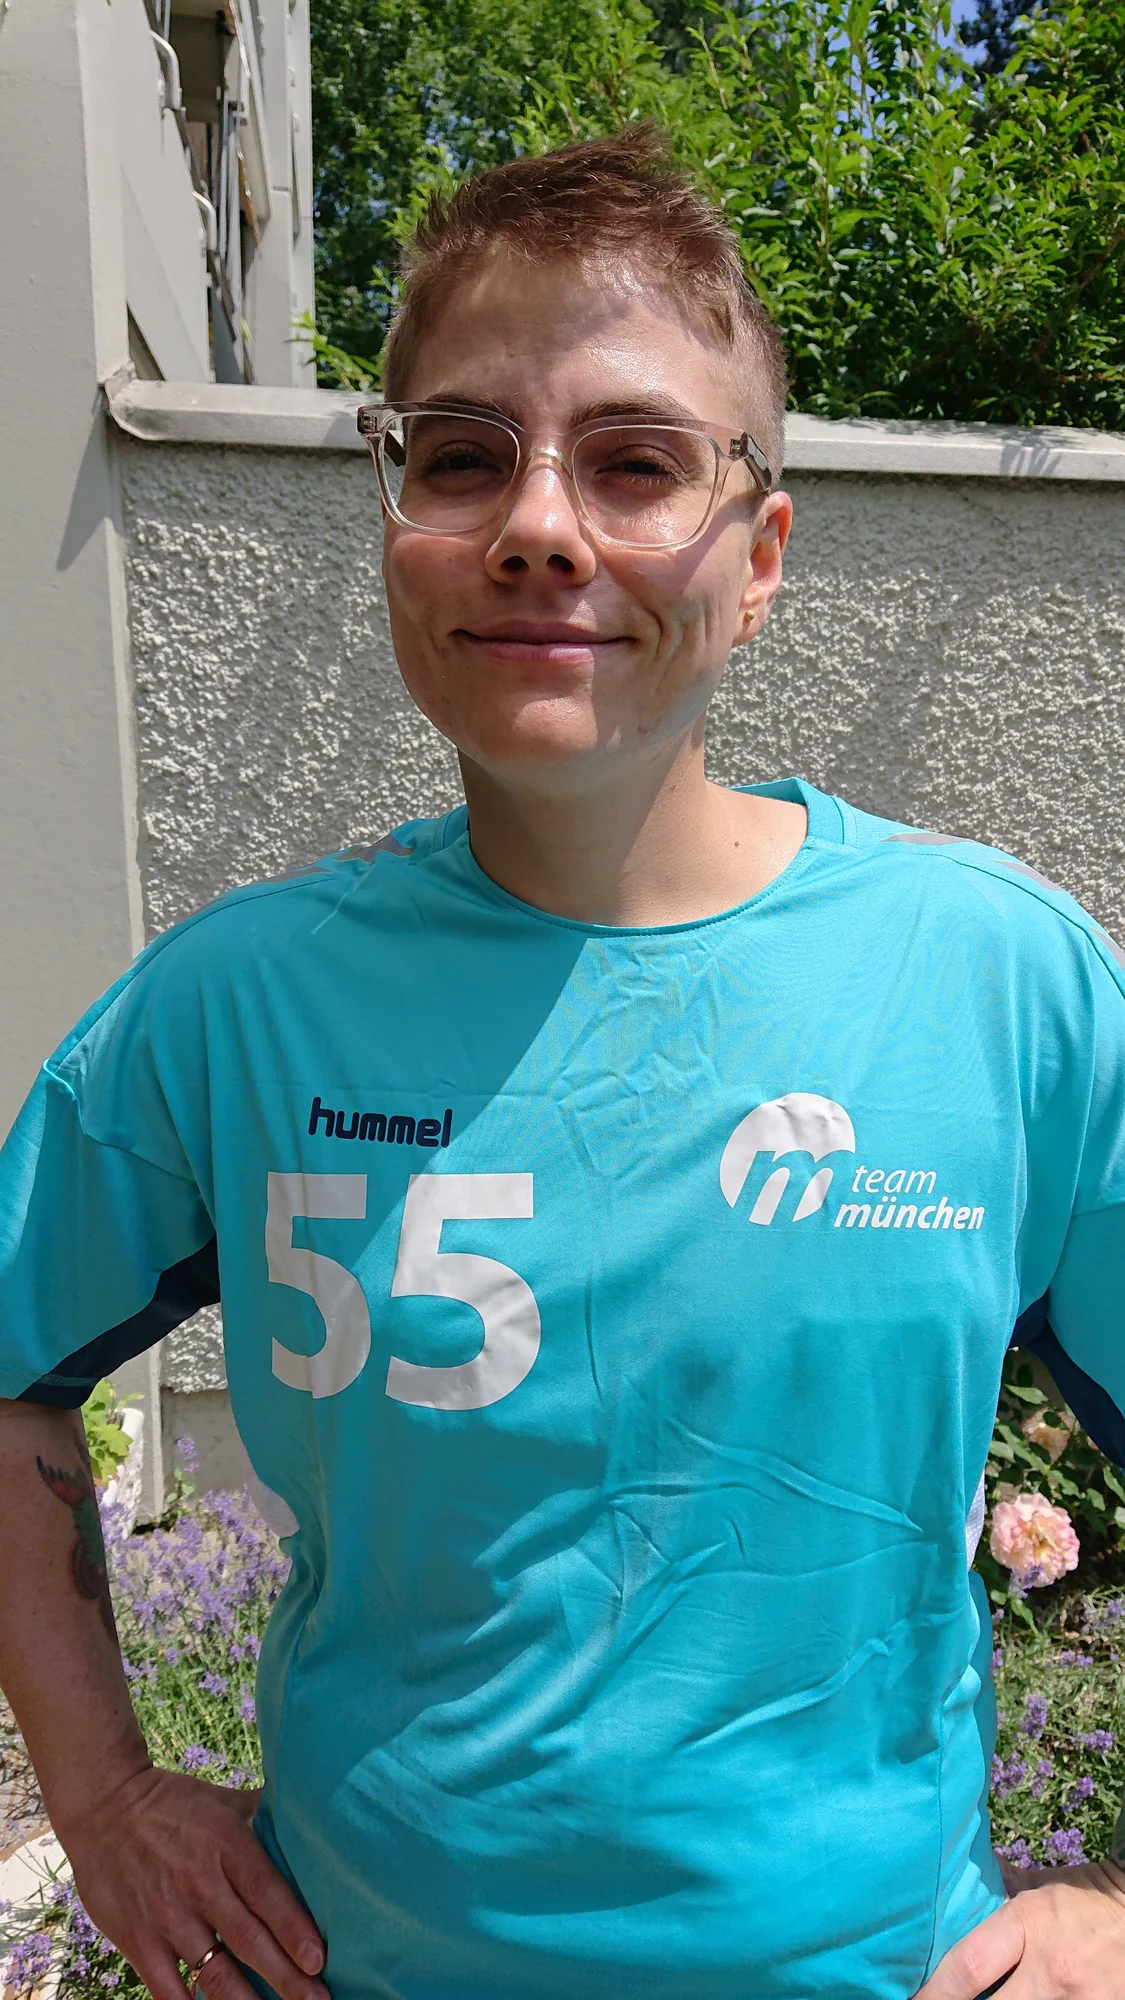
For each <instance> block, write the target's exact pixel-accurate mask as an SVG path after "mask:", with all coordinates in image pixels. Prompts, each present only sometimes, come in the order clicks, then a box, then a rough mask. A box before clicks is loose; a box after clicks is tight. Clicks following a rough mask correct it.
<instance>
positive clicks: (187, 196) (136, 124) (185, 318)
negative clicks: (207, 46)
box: [90, 0, 211, 382]
mask: <svg viewBox="0 0 1125 2000" xmlns="http://www.w3.org/2000/svg"><path fill="white" fill-rule="evenodd" d="M90 22H91V28H92V30H93V32H94V33H95V34H96V36H97V39H98V42H99V44H100V49H99V53H100V55H101V58H102V72H101V73H102V77H103V85H102V87H103V88H104V89H106V90H107V91H108V93H109V102H110V103H111V104H112V122H113V134H114V139H115V142H116V147H117V157H118V171H119V174H120V191H119V194H118V200H119V203H120V207H121V217H122V231H123V235H124V244H125V296H126V300H127V302H128V306H129V310H130V312H131V313H132V315H133V318H134V319H135V320H136V322H137V324H138V326H139V327H140V329H141V332H142V334H143V335H144V338H145V340H146V341H147V343H148V346H149V348H150V349H151V351H152V354H153V356H154V358H155V360H156V363H157V366H158V368H159V369H160V372H161V374H162V375H164V376H165V377H167V379H168V380H169V381H173V382H175V381H181V382H194V381H199V382H204V381H207V380H208V379H209V377H210V375H211V360H210V353H209V348H208V338H207V265H206V261H205V258H204V234H203V228H202V225H201V223H200V216H199V207H198V204H197V202H196V199H195V196H194V194H193V192H192V185H191V176H190V174H189V172H188V168H187V164H186V162H185V159H184V149H183V145H182V142H181V139H180V133H179V127H178V126H177V124H176V120H175V119H174V118H173V116H172V113H171V112H170V111H169V110H167V109H165V108H163V106H164V90H163V85H162V78H161V69H160V63H159V62H158V60H157V55H156V48H155V45H154V43H153V39H152V34H151V32H150V29H149V24H148V16H147V14H146V12H145V8H144V0H112V5H110V6H108V7H107V6H106V5H105V4H104V0H103V4H102V5H101V7H100V9H97V10H91V17H90Z"/></svg>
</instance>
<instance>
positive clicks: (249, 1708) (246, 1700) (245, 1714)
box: [238, 1693, 258, 1722]
mask: <svg viewBox="0 0 1125 2000" xmlns="http://www.w3.org/2000/svg"><path fill="white" fill-rule="evenodd" d="M238 1713H239V1714H240V1716H241V1717H242V1720H243V1722H256V1721H257V1719H258V1710H257V1707H256V1706H255V1702H254V1697H253V1695H252V1694H249V1693H247V1694H244V1695H243V1697H242V1700H241V1701H240V1702H239V1704H238Z"/></svg>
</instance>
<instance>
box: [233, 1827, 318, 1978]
mask: <svg viewBox="0 0 1125 2000" xmlns="http://www.w3.org/2000/svg"><path fill="white" fill-rule="evenodd" d="M224 1865H225V1869H226V1875H227V1881H228V1883H229V1886H230V1887H231V1888H232V1889H233V1890H234V1893H235V1895H236V1896H237V1898H238V1899H239V1901H240V1902H241V1903H243V1904H244V1905H245V1906H246V1908H247V1909H248V1910H250V1911H252V1912H253V1914H254V1915H255V1916H256V1917H260V1918H261V1920H262V1923H263V1924H264V1925H265V1927H266V1929H267V1930H268V1931H271V1932H272V1934H273V1936H274V1937H275V1938H276V1939H277V1942H278V1944H279V1945H280V1946H281V1948H282V1950H283V1951H284V1952H287V1953H288V1955H289V1957H290V1958H291V1959H292V1961H293V1963H294V1965H298V1966H300V1968H301V1970H302V1972H305V1973H308V1974H309V1975H310V1976H315V1974H316V1973H318V1972H320V1971H322V1970H323V1967H324V1943H323V1940H322V1938H321V1935H320V1932H319V1931H318V1930H317V1927H316V1925H315V1924H314V1923H313V1920H312V1918H311V1917H310V1915H309V1913H308V1911H307V1910H306V1908H305V1906H304V1904H303V1903H301V1902H299V1901H298V1899H297V1897H296V1896H295V1895H294V1893H293V1891H292V1889H291V1888H290V1887H289V1884H288V1882H287V1881H286V1880H285V1877H284V1876H283V1875H282V1874H281V1873H280V1872H279V1871H278V1869H276V1868H275V1867H274V1865H273V1862H272V1861H271V1860H270V1858H269V1856H268V1854H267V1853H266V1851H265V1848H264V1847H263V1846H262V1845H261V1842H260V1841H259V1840H258V1839H257V1838H256V1836H255V1835H254V1834H253V1833H251V1832H250V1829H249V1828H247V1829H246V1838H245V1839H244V1840H239V1841H238V1842H237V1844H236V1845H235V1846H234V1847H233V1848H232V1850H231V1852H230V1853H229V1854H227V1855H226V1856H225V1857H224Z"/></svg>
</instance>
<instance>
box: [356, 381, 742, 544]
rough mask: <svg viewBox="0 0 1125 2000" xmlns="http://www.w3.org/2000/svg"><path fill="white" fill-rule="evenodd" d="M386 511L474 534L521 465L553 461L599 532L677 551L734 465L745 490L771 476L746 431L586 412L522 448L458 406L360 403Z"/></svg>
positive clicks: (481, 413)
mask: <svg viewBox="0 0 1125 2000" xmlns="http://www.w3.org/2000/svg"><path fill="white" fill-rule="evenodd" d="M356 423H357V425H358V428H359V430H360V432H361V434H362V436H364V437H365V438H366V439H367V441H368V444H369V445H370V447H371V455H372V457H373V458H374V461H375V470H376V472H377V473H378V476H379V488H380V491H381V493H382V496H383V500H384V502H385V503H386V508H387V512H388V513H389V514H390V515H391V518H392V519H393V520H395V521H397V522H398V523H399V525H400V526H401V527H404V528H416V529H418V530H419V531H420V532H421V533H422V534H427V535H473V534H476V533H478V531H479V530H480V529H481V528H484V527H486V526H488V525H489V524H490V523H491V522H493V521H499V520H500V519H502V518H503V516H504V514H505V512H506V510H507V509H508V507H510V505H511V503H512V500H513V498H514V496H515V493H516V491H517V489H518V488H519V486H520V485H521V484H522V482H523V480H524V478H525V477H526V475H527V473H528V471H529V470H530V469H531V467H532V466H533V465H535V464H538V463H543V464H546V465H550V466H553V467H554V468H555V469H556V470H557V471H558V472H559V473H560V474H561V475H562V476H563V477H564V478H565V479H566V481H567V484H568V486H569V488H570V491H571V494H572V496H573V501H574V506H575V509H576V511H577V513H578V516H579V518H580V520H581V521H583V523H584V524H585V526H586V527H587V528H588V529H589V530H590V531H591V533H592V534H594V535H595V536H596V537H597V538H598V539H599V540H601V541H605V542H612V543H614V544H615V545H616V546H617V547H619V548H627V549H682V548H686V547H687V545H688V544H689V543H690V542H694V541H696V540H698V538H699V536H700V535H702V534H703V532H704V530H705V529H706V528H707V527H708V525H709V523H710V522H711V520H712V518H713V516H714V513H715V509H716V507H717V506H718V504H719V500H720V498H721V496H722V493H723V490H724V488H725V486H726V483H727V479H728V477H729V475H730V472H731V469H732V467H733V466H744V467H745V469H746V472H747V474H748V475H749V480H750V495H749V496H748V497H751V496H753V497H760V496H762V495H764V494H766V493H768V492H769V490H770V487H771V486H772V484H773V475H772V473H771V471H770V467H769V465H768V463H767V461H766V458H765V455H764V453H763V452H762V451H761V450H760V449H759V447H758V446H757V445H756V444H755V442H754V440H753V438H752V437H751V436H750V434H749V432H748V431H743V432H742V433H741V435H740V436H737V437H732V436H731V432H730V426H729V425H727V426H721V425H717V424H707V423H702V422H696V421H694V420H691V421H688V420H687V419H685V420H684V421H682V422H679V421H677V422H673V423H669V422H665V421H664V420H663V419H661V418H653V419H652V420H651V421H649V420H646V419H643V418H635V417H632V416H627V417H626V416H621V417H614V416H608V417H596V418H594V419H593V420H592V421H591V422H589V423H585V424H579V425H578V426H577V428H576V429H574V430H572V431H570V432H568V433H567V435H566V436H565V437H564V438H563V439H562V441H561V443H559V444H557V445H556V444H551V445H533V444H532V443H531V440H530V438H529V436H528V433H527V432H526V431H525V430H524V429H523V428H522V427H521V426H520V425H519V424H517V423H514V422H512V421H511V420H510V419H509V418H507V417H503V416H499V415H496V414H494V413H493V412H492V411H490V410H480V409H474V408H473V407H472V406H471V405H468V404H459V403H365V404H364V405H363V407H362V408H361V409H360V410H359V411H358V412H357V414H356Z"/></svg>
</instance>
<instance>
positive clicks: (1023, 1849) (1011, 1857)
mask: <svg viewBox="0 0 1125 2000" xmlns="http://www.w3.org/2000/svg"><path fill="white" fill-rule="evenodd" d="M996 1852H997V1854H998V1855H999V1857H1000V1859H1001V1861H1006V1862H1007V1863H1008V1866H1009V1867H1010V1868H1034V1866H1035V1862H1034V1859H1033V1858H1032V1853H1031V1849H1030V1847H1029V1846H1028V1844H1027V1842H1026V1840H1025V1839H1024V1837H1023V1835H1022V1833H1021V1834H1020V1835H1019V1837H1018V1838H1017V1839H1016V1840H1012V1841H1009V1843H1008V1845H1007V1847H998V1848H997V1849H996Z"/></svg>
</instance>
